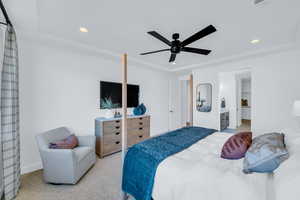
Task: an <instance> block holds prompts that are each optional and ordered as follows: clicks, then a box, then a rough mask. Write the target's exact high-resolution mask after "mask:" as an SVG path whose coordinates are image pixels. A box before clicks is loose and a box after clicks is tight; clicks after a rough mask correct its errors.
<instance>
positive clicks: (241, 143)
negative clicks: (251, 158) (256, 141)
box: [221, 132, 252, 160]
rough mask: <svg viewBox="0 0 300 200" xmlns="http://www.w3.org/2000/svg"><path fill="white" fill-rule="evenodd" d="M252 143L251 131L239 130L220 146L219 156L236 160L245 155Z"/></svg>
mask: <svg viewBox="0 0 300 200" xmlns="http://www.w3.org/2000/svg"><path fill="white" fill-rule="evenodd" d="M251 143H252V132H241V133H237V134H235V135H233V136H231V137H230V138H229V139H228V140H227V141H226V142H225V144H224V146H223V148H222V153H221V158H224V159H229V160H236V159H241V158H243V157H244V156H245V154H246V152H247V150H248V148H249V147H250V145H251Z"/></svg>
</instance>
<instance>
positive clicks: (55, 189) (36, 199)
mask: <svg viewBox="0 0 300 200" xmlns="http://www.w3.org/2000/svg"><path fill="white" fill-rule="evenodd" d="M120 166H121V156H120V154H115V155H112V156H109V157H106V158H104V159H101V160H100V159H99V160H97V163H96V164H95V166H94V167H93V168H92V169H91V170H90V171H89V172H88V173H87V174H86V175H85V176H84V177H83V178H82V179H81V180H80V181H79V183H78V184H77V185H51V184H46V183H44V182H43V179H42V171H41V170H40V171H36V172H33V173H30V174H26V175H23V176H22V178H21V189H20V192H19V195H18V197H17V199H16V200H119V199H120V196H121V194H120V183H121V181H120V180H121V168H120ZM62 167H63V165H62Z"/></svg>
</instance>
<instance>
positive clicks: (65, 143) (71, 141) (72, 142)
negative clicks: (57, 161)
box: [49, 134, 78, 149]
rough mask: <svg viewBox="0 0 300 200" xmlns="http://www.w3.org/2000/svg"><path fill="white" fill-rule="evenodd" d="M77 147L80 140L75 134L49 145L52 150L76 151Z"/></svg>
mask: <svg viewBox="0 0 300 200" xmlns="http://www.w3.org/2000/svg"><path fill="white" fill-rule="evenodd" d="M77 146H78V138H77V137H76V136H75V135H74V134H73V135H70V136H68V137H66V138H65V139H63V140H60V141H57V142H51V143H50V144H49V148H50V149H74V148H75V147H77Z"/></svg>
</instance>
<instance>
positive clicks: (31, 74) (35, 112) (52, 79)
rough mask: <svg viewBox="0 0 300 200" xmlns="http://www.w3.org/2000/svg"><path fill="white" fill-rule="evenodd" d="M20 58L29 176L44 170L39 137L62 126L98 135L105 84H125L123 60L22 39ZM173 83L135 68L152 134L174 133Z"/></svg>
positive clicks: (133, 79)
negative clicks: (101, 84) (96, 128)
mask: <svg viewBox="0 0 300 200" xmlns="http://www.w3.org/2000/svg"><path fill="white" fill-rule="evenodd" d="M19 54H20V106H21V120H20V121H21V168H22V173H25V172H30V171H33V170H36V169H39V168H41V162H40V156H39V153H38V148H37V145H36V141H35V135H36V134H38V133H41V132H44V131H47V130H49V129H53V128H56V127H59V126H69V127H72V128H74V129H75V131H77V133H78V134H79V135H89V134H90V135H93V134H94V119H95V118H96V117H100V116H103V115H104V113H105V111H102V110H100V109H99V98H100V97H99V81H100V80H106V81H116V82H120V81H121V63H120V61H121V60H120V59H116V60H115V61H113V60H110V59H103V58H100V57H99V55H98V54H94V55H93V54H89V53H86V52H84V51H81V50H77V49H75V48H71V49H69V48H64V47H63V46H61V47H60V46H57V45H52V44H51V41H50V44H49V42H43V41H34V40H27V39H22V36H20V37H19ZM173 79H175V76H173V75H172V74H169V73H167V72H163V71H157V70H153V69H150V68H149V69H146V68H142V67H135V66H132V65H130V63H129V68H128V81H129V83H132V84H139V85H140V90H141V97H140V98H141V99H140V102H144V103H145V105H146V106H147V109H148V114H150V115H151V135H156V134H160V133H163V132H166V131H167V130H168V128H169V123H170V122H169V112H168V109H169V80H173ZM174 89H175V88H174ZM175 92H176V91H175ZM175 92H174V93H173V94H175ZM174 104H176V102H174ZM174 111H175V112H176V110H174ZM174 123H176V122H174Z"/></svg>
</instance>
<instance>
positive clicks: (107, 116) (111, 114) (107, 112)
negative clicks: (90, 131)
mask: <svg viewBox="0 0 300 200" xmlns="http://www.w3.org/2000/svg"><path fill="white" fill-rule="evenodd" d="M105 118H107V119H110V118H114V112H113V111H112V109H107V110H106V113H105Z"/></svg>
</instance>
